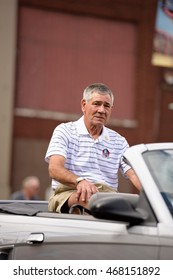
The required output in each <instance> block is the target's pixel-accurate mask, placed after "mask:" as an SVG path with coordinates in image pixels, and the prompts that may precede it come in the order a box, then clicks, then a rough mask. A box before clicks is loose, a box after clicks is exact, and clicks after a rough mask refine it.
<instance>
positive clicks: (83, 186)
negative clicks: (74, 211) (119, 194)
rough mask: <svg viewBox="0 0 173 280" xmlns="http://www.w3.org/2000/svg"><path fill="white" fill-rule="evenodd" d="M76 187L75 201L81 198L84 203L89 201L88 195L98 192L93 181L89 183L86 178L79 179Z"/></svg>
mask: <svg viewBox="0 0 173 280" xmlns="http://www.w3.org/2000/svg"><path fill="white" fill-rule="evenodd" d="M76 189H77V192H76V200H77V201H79V200H81V201H82V202H85V203H86V202H88V201H89V199H90V197H91V196H92V195H93V194H94V193H96V192H98V189H97V187H96V186H95V185H94V184H93V183H91V182H89V181H87V180H82V181H80V182H79V183H78V184H77V187H76Z"/></svg>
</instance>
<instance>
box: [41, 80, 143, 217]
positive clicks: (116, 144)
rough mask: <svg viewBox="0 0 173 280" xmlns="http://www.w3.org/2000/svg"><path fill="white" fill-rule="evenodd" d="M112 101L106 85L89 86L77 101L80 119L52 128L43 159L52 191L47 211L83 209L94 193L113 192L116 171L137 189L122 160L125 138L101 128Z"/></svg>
mask: <svg viewBox="0 0 173 280" xmlns="http://www.w3.org/2000/svg"><path fill="white" fill-rule="evenodd" d="M113 102H114V96H113V93H112V91H111V90H110V89H109V88H108V87H107V86H106V85H104V84H100V83H97V84H91V85H90V86H88V87H87V88H86V89H85V90H84V93H83V98H82V100H81V110H82V112H83V116H82V117H81V118H80V119H79V120H77V121H74V122H68V123H62V124H60V125H58V126H57V127H56V128H55V130H54V132H53V135H52V138H51V140H50V143H49V146H48V150H47V153H46V156H45V160H46V161H47V162H48V163H49V175H50V177H51V178H52V188H53V190H54V194H53V195H52V196H51V197H50V199H49V203H48V209H49V211H54V212H68V211H69V208H70V207H71V206H73V205H74V204H80V205H82V206H83V207H85V208H87V204H88V201H89V199H90V197H91V196H92V195H93V194H94V193H96V192H116V191H117V189H118V170H119V169H120V170H121V172H122V174H123V175H124V176H126V177H127V178H128V179H129V180H130V181H131V182H132V183H133V185H134V186H135V187H136V188H137V189H138V190H140V187H141V186H140V182H139V180H138V178H137V176H136V175H135V173H134V171H133V170H132V169H131V167H130V166H129V165H127V164H126V163H125V162H124V161H123V154H124V152H125V151H126V149H127V148H128V147H129V145H128V143H127V141H126V139H125V138H124V137H122V136H121V135H120V134H118V133H117V132H116V131H114V130H111V129H109V128H107V127H106V126H105V125H106V123H107V122H108V120H109V118H110V115H111V110H112V107H113Z"/></svg>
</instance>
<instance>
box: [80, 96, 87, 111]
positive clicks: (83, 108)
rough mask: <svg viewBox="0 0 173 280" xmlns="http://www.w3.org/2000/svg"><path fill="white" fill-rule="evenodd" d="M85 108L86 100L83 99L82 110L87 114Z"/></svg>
mask: <svg viewBox="0 0 173 280" xmlns="http://www.w3.org/2000/svg"><path fill="white" fill-rule="evenodd" d="M85 106H86V100H85V99H82V100H81V109H82V112H83V113H84V112H85Z"/></svg>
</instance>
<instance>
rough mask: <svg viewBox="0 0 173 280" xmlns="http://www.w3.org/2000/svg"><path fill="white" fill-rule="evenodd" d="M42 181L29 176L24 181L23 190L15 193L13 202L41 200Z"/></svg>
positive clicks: (12, 196) (12, 197)
mask: <svg viewBox="0 0 173 280" xmlns="http://www.w3.org/2000/svg"><path fill="white" fill-rule="evenodd" d="M39 191H40V180H39V178H38V177H36V176H28V177H26V178H24V180H23V181H22V189H21V190H20V191H16V192H14V193H13V194H12V195H11V197H10V199H12V200H39V199H40V198H39Z"/></svg>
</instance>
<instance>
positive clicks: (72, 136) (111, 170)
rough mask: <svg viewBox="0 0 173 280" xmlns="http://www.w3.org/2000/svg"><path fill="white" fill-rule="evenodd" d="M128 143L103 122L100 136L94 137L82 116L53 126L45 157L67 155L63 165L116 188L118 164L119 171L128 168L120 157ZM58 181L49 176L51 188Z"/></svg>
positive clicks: (81, 175)
mask: <svg viewBox="0 0 173 280" xmlns="http://www.w3.org/2000/svg"><path fill="white" fill-rule="evenodd" d="M128 147H129V145H128V143H127V141H126V139H125V138H124V137H122V136H121V135H120V134H118V133H117V132H115V131H114V130H111V129H109V128H107V127H105V126H104V127H103V131H102V134H101V135H100V136H99V138H98V139H96V140H94V139H93V137H92V136H91V135H90V134H89V132H88V130H87V128H86V126H85V123H84V118H83V117H81V118H80V119H79V120H77V121H75V122H68V123H62V124H60V125H58V126H57V127H56V128H55V130H54V132H53V135H52V138H51V140H50V143H49V146H48V150H47V153H46V156H45V161H46V162H49V158H50V157H51V156H52V155H61V156H63V157H65V159H66V162H65V167H66V168H67V169H68V170H69V171H71V172H73V173H74V174H76V175H77V176H79V177H84V178H86V179H87V180H89V181H91V182H93V183H103V184H106V185H108V186H112V187H113V188H115V189H117V188H118V170H119V168H120V170H121V172H122V174H125V172H126V171H127V170H128V169H129V168H130V166H129V165H127V164H125V162H124V161H123V160H122V156H123V154H124V152H125V150H126V149H127V148H128ZM58 185H59V182H57V181H56V180H52V188H53V189H55V188H57V186H58Z"/></svg>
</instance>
